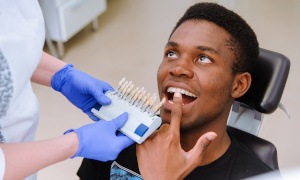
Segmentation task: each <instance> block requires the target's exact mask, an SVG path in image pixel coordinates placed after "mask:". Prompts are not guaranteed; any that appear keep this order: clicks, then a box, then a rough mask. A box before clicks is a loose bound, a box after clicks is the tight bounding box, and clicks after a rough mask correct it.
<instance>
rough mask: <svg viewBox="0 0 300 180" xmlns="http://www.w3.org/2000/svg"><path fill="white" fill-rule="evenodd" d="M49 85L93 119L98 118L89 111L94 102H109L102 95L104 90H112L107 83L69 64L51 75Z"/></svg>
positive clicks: (96, 119) (104, 103)
mask: <svg viewBox="0 0 300 180" xmlns="http://www.w3.org/2000/svg"><path fill="white" fill-rule="evenodd" d="M51 86H52V88H53V89H54V90H56V91H59V92H61V93H62V94H63V95H64V96H65V97H66V98H67V99H68V100H69V101H70V102H71V103H72V104H73V105H75V106H76V107H78V108H79V109H81V110H82V111H83V112H84V113H86V114H87V115H88V116H89V117H90V118H91V119H93V120H94V121H98V120H99V119H98V118H97V117H96V116H95V115H93V113H92V112H91V109H92V108H93V106H94V105H95V104H96V103H99V104H100V105H108V104H110V103H111V100H110V99H109V98H108V97H106V96H105V95H104V93H105V92H107V91H109V90H113V88H112V87H111V86H110V85H109V84H108V83H106V82H103V81H100V80H98V79H96V78H94V77H92V76H90V75H88V74H86V73H84V72H81V71H79V70H77V69H75V68H74V67H73V65H71V64H68V65H66V66H65V67H64V68H62V69H61V70H59V71H58V72H56V73H55V74H54V75H53V77H52V80H51Z"/></svg>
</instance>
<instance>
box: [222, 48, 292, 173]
mask: <svg viewBox="0 0 300 180" xmlns="http://www.w3.org/2000/svg"><path fill="white" fill-rule="evenodd" d="M289 69H290V61H289V59H288V58H287V57H285V56H284V55H282V54H279V53H276V52H273V51H269V50H266V49H262V48H260V50H259V58H258V61H257V63H256V66H255V69H254V72H253V73H252V85H251V87H250V89H249V90H248V92H247V93H246V94H245V95H244V96H242V97H240V98H238V99H236V101H235V102H234V103H233V105H232V110H231V113H230V115H229V118H228V122H227V131H230V132H231V134H233V136H235V137H236V139H237V140H238V141H239V142H240V143H243V144H244V145H246V146H247V147H248V148H249V149H250V150H252V151H253V152H254V153H255V154H256V155H257V157H258V158H259V159H260V160H261V161H263V162H264V163H266V164H267V165H268V166H270V167H271V168H272V169H273V170H278V169H279V167H278V160H277V150H276V147H275V146H274V145H273V144H272V143H271V142H269V141H266V140H264V139H261V138H259V137H257V135H258V132H259V129H260V126H261V124H262V120H263V115H264V114H271V113H272V112H274V111H275V110H276V109H277V108H278V107H279V108H281V109H282V110H284V111H285V112H286V113H287V111H286V110H285V108H284V106H283V105H282V104H281V103H280V99H281V96H282V93H283V90H284V87H285V84H286V81H287V78H288V74H289ZM287 114H288V113H287ZM288 116H289V115H288Z"/></svg>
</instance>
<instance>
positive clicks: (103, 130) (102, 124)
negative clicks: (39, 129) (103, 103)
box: [65, 113, 134, 161]
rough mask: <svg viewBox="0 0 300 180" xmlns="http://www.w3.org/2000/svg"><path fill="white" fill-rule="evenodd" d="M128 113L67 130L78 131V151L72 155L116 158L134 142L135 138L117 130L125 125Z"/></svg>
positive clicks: (107, 158) (103, 158)
mask: <svg viewBox="0 0 300 180" xmlns="http://www.w3.org/2000/svg"><path fill="white" fill-rule="evenodd" d="M127 119H128V113H123V114H121V115H120V116H119V117H117V118H116V119H114V120H111V121H104V120H102V121H98V122H95V123H92V124H88V125H85V126H82V127H80V128H79V129H70V130H68V131H66V132H65V134H66V133H69V132H72V131H74V132H76V133H77V135H78V139H79V147H78V151H77V153H76V154H75V155H74V156H73V157H72V158H74V157H84V158H88V159H95V160H98V161H109V160H114V159H116V158H117V157H118V155H119V153H120V152H121V151H122V150H123V149H125V148H126V147H128V146H130V145H131V144H133V142H134V141H133V140H132V139H130V138H129V137H127V136H125V135H124V134H122V133H118V134H117V130H118V129H120V128H121V127H123V126H124V124H125V123H126V121H127Z"/></svg>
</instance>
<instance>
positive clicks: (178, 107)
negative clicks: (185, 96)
mask: <svg viewBox="0 0 300 180" xmlns="http://www.w3.org/2000/svg"><path fill="white" fill-rule="evenodd" d="M173 102H174V104H173V107H172V112H171V122H170V126H171V127H170V130H171V131H172V132H178V133H179V131H180V122H181V117H182V96H181V93H179V92H175V93H174V96H173Z"/></svg>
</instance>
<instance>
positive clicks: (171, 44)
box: [166, 41, 220, 54]
mask: <svg viewBox="0 0 300 180" xmlns="http://www.w3.org/2000/svg"><path fill="white" fill-rule="evenodd" d="M168 46H172V47H178V46H179V45H178V43H176V42H174V41H169V42H167V44H166V47H168ZM197 49H199V50H202V51H209V52H210V53H213V54H220V52H219V51H218V50H215V49H213V48H211V47H207V46H197Z"/></svg>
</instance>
